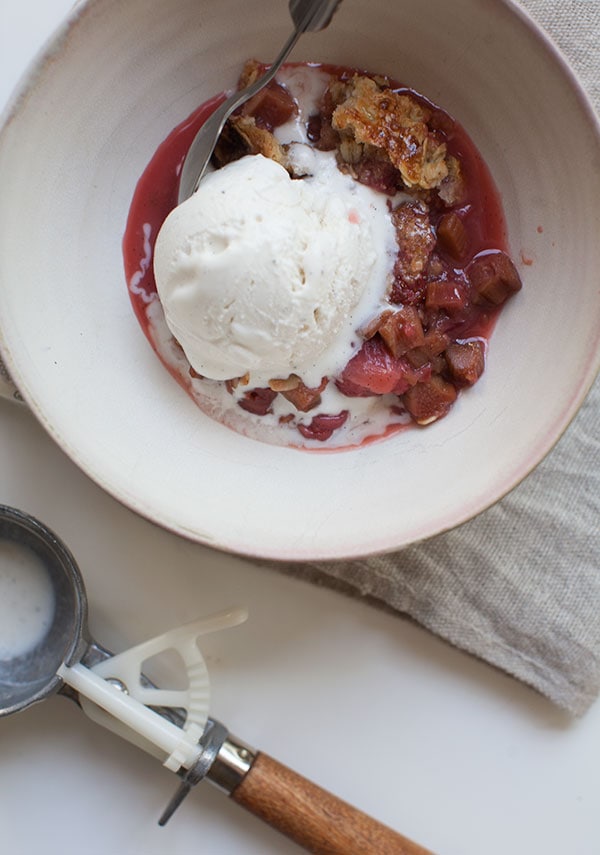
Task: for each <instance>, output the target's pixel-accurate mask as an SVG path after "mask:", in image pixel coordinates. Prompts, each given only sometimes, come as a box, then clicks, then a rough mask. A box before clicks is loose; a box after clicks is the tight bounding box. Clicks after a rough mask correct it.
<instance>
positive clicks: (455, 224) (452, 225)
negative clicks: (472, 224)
mask: <svg viewBox="0 0 600 855" xmlns="http://www.w3.org/2000/svg"><path fill="white" fill-rule="evenodd" d="M437 238H438V243H439V244H440V246H441V247H442V249H444V250H445V251H446V252H447V253H448V254H449V255H451V256H452V258H455V259H456V260H457V261H459V260H460V259H461V258H464V257H465V255H466V252H467V249H468V247H469V235H468V234H467V230H466V228H465V224H464V223H463V221H462V220H461V218H460V217H459V215H458V214H457V213H456V212H455V211H450V213H448V214H444V215H443V216H442V217H441V218H440V221H439V223H438V227H437Z"/></svg>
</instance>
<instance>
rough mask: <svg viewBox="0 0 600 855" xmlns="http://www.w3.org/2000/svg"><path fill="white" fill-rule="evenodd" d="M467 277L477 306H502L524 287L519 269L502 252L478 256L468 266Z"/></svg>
mask: <svg viewBox="0 0 600 855" xmlns="http://www.w3.org/2000/svg"><path fill="white" fill-rule="evenodd" d="M467 276H468V279H469V283H470V285H471V288H472V291H473V302H474V303H476V304H477V305H484V306H490V305H491V306H500V305H501V304H502V303H504V301H505V300H507V299H508V298H509V297H510V296H511V295H512V294H515V293H516V292H517V291H520V290H521V287H522V282H521V277H520V276H519V273H518V271H517V268H516V267H515V265H514V264H513V263H512V261H511V260H510V258H509V257H508V255H506V253H504V252H500V251H497V252H487V253H485V255H479V256H477V257H476V258H475V259H474V260H473V261H472V262H471V264H470V265H469V266H468V268H467Z"/></svg>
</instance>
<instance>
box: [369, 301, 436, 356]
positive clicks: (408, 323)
mask: <svg viewBox="0 0 600 855" xmlns="http://www.w3.org/2000/svg"><path fill="white" fill-rule="evenodd" d="M377 331H378V333H379V335H380V336H381V338H382V339H383V340H384V342H385V343H386V345H387V348H388V350H389V351H390V353H391V354H392V356H402V355H403V354H405V353H406V352H407V350H412V348H413V347H419V346H420V345H422V344H423V342H424V341H425V333H424V332H423V325H422V323H421V319H420V317H419V313H418V312H417V310H416V309H415V307H414V306H402V308H401V309H398V310H397V311H395V312H386V313H384V316H382V321H381V324H380V325H379V329H378V330H377Z"/></svg>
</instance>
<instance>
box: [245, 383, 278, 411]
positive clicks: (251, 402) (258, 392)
mask: <svg viewBox="0 0 600 855" xmlns="http://www.w3.org/2000/svg"><path fill="white" fill-rule="evenodd" d="M276 397H277V392H274V391H273V390H272V389H249V390H248V391H247V392H244V396H243V398H240V400H239V401H238V404H239V406H240V407H241V408H242V410H246V411H247V412H248V413H254V415H255V416H266V415H267V413H270V412H271V404H272V403H273V401H274V400H275V398H276Z"/></svg>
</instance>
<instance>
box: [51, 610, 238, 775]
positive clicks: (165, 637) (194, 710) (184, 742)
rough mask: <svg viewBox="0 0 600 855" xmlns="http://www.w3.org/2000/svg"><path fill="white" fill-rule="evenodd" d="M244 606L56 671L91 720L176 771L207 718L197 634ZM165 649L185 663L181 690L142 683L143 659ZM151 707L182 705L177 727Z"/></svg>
mask: <svg viewBox="0 0 600 855" xmlns="http://www.w3.org/2000/svg"><path fill="white" fill-rule="evenodd" d="M247 616H248V615H247V611H246V610H245V609H231V610H228V611H225V612H220V613H218V614H215V615H211V616H210V617H206V618H202V619H200V620H197V621H194V622H193V623H190V624H186V625H185V626H181V627H178V628H177V629H172V630H169V631H168V632H165V633H163V634H162V635H159V636H157V637H156V638H153V639H150V640H149V641H145V642H143V643H142V644H138V645H136V646H135V647H132V648H131V649H130V650H126V651H124V652H123V653H119V654H117V655H116V656H112V657H111V658H109V659H105V660H104V661H102V662H100V663H98V664H97V665H95V666H94V667H93V668H92V669H89V668H86V667H85V666H84V665H82V664H81V663H79V664H77V665H74V666H72V667H67V666H65V665H63V666H61V668H60V669H59V671H58V674H59V676H60V677H61V678H62V679H63V680H64V682H65V683H67V684H68V685H69V686H71V687H72V688H73V689H75V690H76V691H77V692H78V693H79V696H80V703H81V706H82V709H83V710H84V712H86V714H87V715H88V716H89V717H90V718H92V719H93V720H94V721H96V722H98V723H99V724H102V725H103V726H105V727H107V728H108V729H109V730H112V731H113V732H115V733H117V734H118V735H119V736H122V737H123V738H125V739H127V740H128V741H130V742H133V743H134V744H136V745H138V746H139V747H140V748H143V749H144V750H146V751H148V752H149V753H151V754H154V755H155V756H159V757H160V758H161V759H163V760H164V757H165V755H166V758H167V759H166V760H164V765H165V766H166V767H167V768H168V769H171V770H172V771H174V772H176V771H177V770H178V769H179V768H181V767H182V766H183V767H184V768H186V769H188V768H190V766H192V765H193V763H194V762H195V760H196V759H197V757H198V754H199V749H198V740H199V739H200V737H201V736H202V733H203V731H204V728H205V725H206V721H207V718H208V709H209V698H210V684H209V678H208V671H207V669H206V664H205V662H204V659H203V657H202V654H201V653H200V650H199V648H198V643H197V641H198V638H199V637H200V636H202V635H207V634H208V633H210V632H215V631H217V630H221V629H226V628H228V627H232V626H237V625H238V624H240V623H243V622H244V621H245V620H246V618H247ZM167 650H174V651H176V652H177V653H178V654H179V655H180V657H181V659H182V661H183V664H184V666H185V669H186V673H187V677H188V686H187V688H185V689H174V690H172V689H160V688H154V687H153V686H148V685H144V682H143V665H144V662H146V661H147V660H149V659H151V658H152V657H154V656H157V655H159V654H160V653H164V652H166V651H167ZM152 707H163V708H164V707H170V708H175V709H183V710H185V712H186V720H185V724H184V726H183V728H179V727H178V726H177V725H175V724H173V723H172V722H169V721H168V720H167V719H166V718H164V717H163V716H161V715H160V714H159V713H157V712H155V711H154V710H153V709H152Z"/></svg>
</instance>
